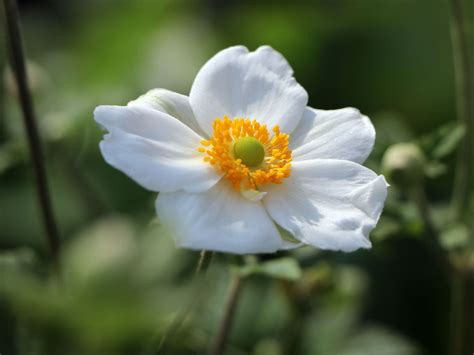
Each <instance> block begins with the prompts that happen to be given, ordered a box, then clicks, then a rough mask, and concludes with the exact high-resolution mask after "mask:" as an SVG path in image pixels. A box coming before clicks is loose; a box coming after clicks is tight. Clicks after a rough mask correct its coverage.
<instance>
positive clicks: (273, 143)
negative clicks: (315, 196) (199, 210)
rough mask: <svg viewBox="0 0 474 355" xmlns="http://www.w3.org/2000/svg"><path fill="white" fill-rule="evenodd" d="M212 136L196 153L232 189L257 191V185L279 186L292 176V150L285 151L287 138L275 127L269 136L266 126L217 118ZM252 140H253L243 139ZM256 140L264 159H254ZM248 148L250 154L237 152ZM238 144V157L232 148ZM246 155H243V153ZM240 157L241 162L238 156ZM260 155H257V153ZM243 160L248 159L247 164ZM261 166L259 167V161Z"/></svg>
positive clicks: (235, 119) (250, 121)
mask: <svg viewBox="0 0 474 355" xmlns="http://www.w3.org/2000/svg"><path fill="white" fill-rule="evenodd" d="M212 128H213V133H212V137H211V138H210V139H209V140H203V141H201V144H202V146H201V147H199V148H198V149H197V150H198V151H199V152H201V153H203V154H204V160H205V161H206V162H209V163H210V164H211V165H213V166H214V167H215V168H216V169H218V170H219V171H221V172H223V173H224V174H225V177H226V178H227V180H229V181H230V182H231V183H232V185H233V186H234V188H236V189H238V190H240V189H242V188H243V189H257V188H258V186H261V185H264V184H268V183H272V184H281V183H282V182H283V179H285V178H287V177H289V176H290V173H291V150H290V149H289V148H288V143H289V135H288V134H286V133H282V132H280V128H279V126H278V125H276V126H274V127H273V129H272V132H273V135H272V136H271V137H270V133H269V131H268V129H267V126H266V125H261V124H260V123H258V122H257V121H256V120H250V119H243V118H234V119H232V120H231V119H230V118H229V117H227V116H224V118H223V119H221V118H217V119H216V120H215V121H214V122H213V125H212ZM246 137H251V138H252V139H246ZM254 139H255V140H257V141H258V142H259V143H261V145H262V146H263V148H264V152H265V154H264V157H263V159H260V158H259V159H257V158H255V156H254V155H252V154H257V153H258V152H257V148H256V147H257V144H256V142H255V141H254ZM244 143H245V145H249V144H250V145H251V146H252V147H253V148H252V149H253V151H250V153H249V154H250V155H245V154H244V155H242V154H243V153H239V151H242V149H240V148H239V145H240V146H244ZM236 144H239V145H237V148H238V149H237V154H236V150H235V149H234V147H235V146H236ZM244 153H245V152H244ZM239 154H240V159H239V156H236V155H239ZM258 154H260V153H258ZM243 160H247V162H248V163H249V164H248V165H246V164H245V162H244V161H243ZM257 160H258V161H260V160H261V163H259V164H258V161H257Z"/></svg>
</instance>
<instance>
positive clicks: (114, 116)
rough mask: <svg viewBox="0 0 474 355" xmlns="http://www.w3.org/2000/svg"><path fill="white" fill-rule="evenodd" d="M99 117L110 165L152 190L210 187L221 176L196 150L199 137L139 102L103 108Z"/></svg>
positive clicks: (193, 189) (198, 189)
mask: <svg viewBox="0 0 474 355" xmlns="http://www.w3.org/2000/svg"><path fill="white" fill-rule="evenodd" d="M94 116H95V120H96V121H97V122H98V123H100V124H101V125H102V126H104V127H105V128H106V129H107V130H108V131H109V132H110V133H109V134H106V135H105V136H104V140H103V141H102V142H101V143H100V149H101V151H102V155H103V156H104V158H105V160H106V161H107V163H109V164H110V165H112V166H113V167H115V168H116V169H118V170H120V171H122V172H124V173H125V174H127V175H128V176H129V177H131V178H132V179H133V180H135V181H136V182H138V183H139V184H140V185H142V186H143V187H145V188H147V189H149V190H152V191H176V190H180V189H182V190H185V191H190V192H199V191H204V190H207V189H209V188H210V187H211V186H213V185H214V184H215V183H216V182H217V181H219V179H220V175H219V174H217V173H216V171H215V169H214V168H213V167H212V166H211V165H209V164H208V163H206V162H204V161H203V159H202V155H201V154H200V153H199V152H197V151H196V149H197V148H198V147H199V144H200V140H201V137H199V135H197V134H196V133H195V132H193V131H192V130H191V129H190V128H188V127H187V126H185V125H184V124H182V123H181V122H180V121H178V120H176V119H174V118H173V117H171V116H169V115H167V114H166V113H163V112H159V111H156V110H153V109H150V108H145V107H140V106H99V107H97V108H96V110H95V111H94Z"/></svg>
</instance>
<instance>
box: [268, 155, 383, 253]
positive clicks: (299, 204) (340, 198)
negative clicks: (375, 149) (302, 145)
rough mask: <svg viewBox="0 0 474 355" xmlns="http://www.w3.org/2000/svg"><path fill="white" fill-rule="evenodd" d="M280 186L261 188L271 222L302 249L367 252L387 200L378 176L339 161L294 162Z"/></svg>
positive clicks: (352, 164)
mask: <svg viewBox="0 0 474 355" xmlns="http://www.w3.org/2000/svg"><path fill="white" fill-rule="evenodd" d="M292 168H293V169H292V175H291V176H290V177H289V178H288V179H286V180H285V182H284V183H283V184H282V185H272V186H268V187H267V189H266V190H267V191H268V194H267V195H266V196H265V197H264V199H263V203H264V206H265V208H266V209H267V211H268V212H269V214H270V216H271V217H272V219H273V220H274V221H275V222H276V223H278V224H279V225H280V226H281V227H283V228H284V229H286V230H287V231H289V232H290V233H291V234H293V235H294V236H295V237H296V238H297V239H299V240H301V241H302V242H303V243H305V244H312V245H314V246H317V247H319V248H321V249H331V250H343V251H352V250H355V249H358V248H370V246H371V243H370V241H369V239H368V235H369V232H370V231H371V230H372V229H373V228H374V227H375V224H376V223H377V221H378V218H379V216H380V213H381V212H382V208H383V205H384V201H385V198H386V196H387V183H386V182H385V179H384V177H383V176H381V175H380V176H377V175H376V174H375V173H374V172H373V171H371V170H369V169H367V168H365V167H363V166H362V165H359V164H356V163H353V162H350V161H344V160H332V159H322V160H307V161H301V162H294V164H293V167H292Z"/></svg>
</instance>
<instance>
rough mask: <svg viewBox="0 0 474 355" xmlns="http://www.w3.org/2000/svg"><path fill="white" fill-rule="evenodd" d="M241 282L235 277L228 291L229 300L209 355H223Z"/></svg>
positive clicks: (239, 278)
mask: <svg viewBox="0 0 474 355" xmlns="http://www.w3.org/2000/svg"><path fill="white" fill-rule="evenodd" d="M242 282H243V280H242V278H241V277H240V276H238V275H236V276H235V277H234V280H233V282H232V285H231V287H230V291H229V298H228V299H227V303H226V305H225V308H224V315H223V316H222V319H221V322H220V324H219V329H218V332H217V335H216V337H215V338H214V341H213V344H212V348H211V352H210V354H211V355H222V354H224V351H225V347H226V344H227V338H228V336H229V332H230V328H231V326H232V321H233V319H234V315H235V309H236V307H237V301H238V299H239V295H240V291H241V289H242Z"/></svg>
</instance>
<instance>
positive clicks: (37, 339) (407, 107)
mask: <svg viewBox="0 0 474 355" xmlns="http://www.w3.org/2000/svg"><path fill="white" fill-rule="evenodd" d="M20 5H21V13H22V21H23V27H24V34H25V42H26V47H27V53H28V59H29V62H28V72H29V74H30V79H31V80H30V81H31V83H30V85H31V90H32V92H33V94H34V99H35V104H36V109H37V112H38V117H39V119H40V122H39V124H40V129H41V133H42V137H43V138H44V145H45V150H46V155H47V161H48V173H49V177H50V186H51V190H52V196H53V203H54V207H55V211H56V215H57V219H58V221H59V224H60V229H61V236H62V242H63V245H64V248H63V254H62V255H63V265H64V270H63V273H62V275H61V277H60V278H59V279H58V278H55V277H54V276H53V275H52V273H51V270H49V267H50V266H49V263H48V256H47V251H46V249H45V243H44V240H43V230H42V225H41V223H40V220H39V213H38V210H37V205H36V201H35V196H34V190H33V185H32V173H31V168H30V166H29V157H28V152H27V150H26V146H25V138H24V133H23V127H22V122H21V117H20V112H19V109H18V105H17V97H16V88H15V85H14V83H13V81H12V79H11V74H10V73H9V69H8V67H7V65H6V57H7V55H6V53H5V51H4V48H5V45H4V43H3V42H4V40H5V38H4V34H3V32H2V34H1V35H0V41H2V43H0V67H1V70H0V73H1V75H2V81H1V82H2V85H0V231H1V232H0V353H1V354H2V355H12V354H21V355H23V354H27V355H42V354H44V355H46V354H48V355H54V354H71V355H74V354H92V355H94V354H101V355H103V354H105V355H107V354H110V355H113V354H143V355H149V354H158V353H159V354H161V353H163V354H169V353H171V354H191V353H192V354H200V353H206V351H207V349H208V345H209V341H210V338H211V337H212V335H213V334H215V329H216V327H217V324H218V322H219V319H220V316H221V313H222V308H223V304H224V301H225V296H226V293H227V287H228V280H229V275H230V274H231V273H232V272H238V273H240V274H241V275H242V276H243V277H245V284H244V289H243V291H242V298H241V300H240V303H239V306H238V309H237V315H236V318H235V322H234V326H233V329H232V333H231V335H230V340H229V347H228V354H256V355H266V354H277V355H278V354H331V355H349V354H350V355H356V354H374V355H375V354H376V355H380V354H383V355H390V354H394V355H403V354H406V355H410V354H430V355H433V354H435V355H436V354H448V350H447V342H448V336H449V334H447V324H448V322H449V312H448V303H449V302H448V298H449V296H448V293H449V284H448V280H447V276H446V275H445V274H444V273H443V271H442V269H441V268H440V265H439V264H438V262H437V260H436V257H435V255H434V253H433V251H432V250H431V249H430V248H429V246H428V245H427V243H425V239H426V238H424V237H425V236H426V235H425V234H426V232H425V228H424V227H425V226H424V221H423V220H422V217H421V216H420V214H419V212H418V210H417V207H416V205H415V204H414V203H413V202H412V201H411V200H409V199H408V198H407V196H406V195H405V194H404V192H403V189H397V188H396V187H392V188H391V189H390V194H389V197H388V200H387V204H386V208H385V211H384V214H383V215H382V217H381V219H380V222H379V224H378V226H377V228H376V229H375V230H374V232H373V233H372V240H373V242H374V247H373V249H372V250H370V251H358V252H355V253H351V254H344V253H334V252H331V253H330V252H323V251H317V250H314V249H312V248H302V249H298V250H295V251H293V252H281V253H278V254H276V255H274V256H261V258H260V259H258V260H257V259H250V260H246V261H245V262H243V261H242V260H240V259H238V258H234V257H231V256H227V255H215V256H214V257H213V260H212V262H211V265H210V268H209V270H208V271H207V273H206V276H205V277H204V276H201V277H197V278H196V277H195V276H194V269H195V265H196V263H197V259H198V255H197V253H195V252H191V251H184V250H177V249H176V248H175V247H174V245H173V243H172V241H171V238H169V236H167V235H166V233H164V232H163V231H162V230H161V229H160V226H159V224H158V223H157V222H156V221H154V220H153V218H154V207H153V202H154V199H155V196H153V194H150V193H149V192H147V191H144V190H143V189H141V188H140V187H139V186H137V185H136V184H135V183H134V182H133V181H131V180H129V179H128V178H127V177H125V176H124V175H123V174H120V173H118V172H117V171H115V170H114V169H113V168H111V167H110V166H108V165H107V164H105V163H104V162H103V160H102V158H101V156H100V154H99V150H98V145H97V144H98V141H99V140H100V138H101V135H102V132H101V130H100V129H99V128H98V127H97V125H96V124H95V123H94V122H93V120H92V112H93V109H94V107H95V106H97V105H98V104H105V103H108V104H125V103H126V102H128V101H130V100H132V99H134V98H136V97H138V96H139V95H141V94H143V93H144V92H146V91H147V90H149V89H151V88H156V87H164V88H168V89H171V90H175V91H177V92H181V93H183V94H187V93H188V92H189V89H190V86H191V84H192V80H193V78H194V76H195V74H196V72H197V71H198V70H199V68H200V67H201V66H202V64H203V63H204V62H205V61H206V60H207V59H208V58H209V57H210V56H211V55H213V54H214V53H215V52H216V51H218V50H219V49H221V48H224V47H227V46H229V45H233V44H244V45H247V46H248V47H249V48H251V49H254V48H256V47H257V46H259V45H262V44H270V45H272V46H273V47H274V48H276V49H277V50H279V51H280V52H282V53H283V54H284V55H285V56H286V57H287V59H288V60H289V62H290V63H291V64H292V66H293V68H294V70H295V75H296V78H297V80H298V81H299V82H300V83H301V84H302V85H303V86H304V87H305V88H306V90H307V91H308V93H309V96H310V105H311V106H313V107H318V108H323V109H330V108H340V107H345V106H355V107H358V108H360V109H361V111H362V112H364V113H365V114H367V115H369V116H370V117H371V119H372V121H373V123H374V125H375V127H376V131H377V141H376V145H375V147H374V151H373V153H372V155H371V157H370V158H369V160H368V161H367V162H366V165H367V166H369V167H370V168H372V169H374V170H375V171H377V172H380V171H381V167H380V162H381V161H382V157H383V155H384V153H385V151H386V150H387V148H388V147H389V146H391V145H393V144H396V143H400V142H410V143H414V144H417V145H418V146H419V147H420V149H422V151H423V153H424V155H425V156H426V159H427V161H426V164H425V171H424V174H425V179H424V184H425V186H424V189H425V190H426V193H427V196H428V199H429V200H430V201H432V202H433V203H434V207H433V220H434V221H435V224H436V226H437V227H438V228H439V230H440V231H441V242H442V245H443V246H444V247H445V248H446V249H448V250H450V251H453V252H455V253H459V252H460V251H462V250H464V248H465V247H466V246H467V245H469V243H470V241H469V231H468V226H466V225H464V224H462V223H454V222H453V221H451V220H450V218H449V209H448V206H447V201H448V199H449V197H450V193H451V184H452V181H453V172H452V170H453V165H454V159H453V158H454V157H455V150H456V147H457V144H458V143H459V141H460V139H461V138H462V137H463V135H464V131H463V130H462V128H461V127H459V126H457V125H456V124H455V123H454V122H455V107H454V85H453V80H454V78H453V69H452V58H451V57H452V55H451V45H450V37H449V16H448V4H447V2H445V1H442V0H435V1H432V0H420V1H416V2H414V1H410V0H390V1H379V0H360V1H352V0H331V1H329V0H315V1H312V2H310V1H295V2H289V1H287V2H284V1H283V2H269V1H261V2H253V1H235V0H234V1H231V0H207V1H204V0H191V1H184V0H173V1H171V0H161V1H156V0H139V1H125V0H115V1H111V0H102V1H91V0H85V1H77V0H76V1H74V0H71V1H59V0H43V1H33V0H28V1H20ZM465 5H466V15H467V16H468V26H469V27H468V30H469V31H468V33H469V43H470V44H472V43H473V41H472V39H473V36H474V31H473V30H472V29H473V28H474V25H473V22H472V21H473V19H472V14H474V2H472V1H466V2H465ZM2 15H3V14H2ZM470 50H471V53H472V45H471V47H470ZM472 57H474V56H472ZM472 57H471V58H472ZM473 159H474V157H473ZM473 207H474V203H472V204H471V210H470V211H466V215H469V214H470V215H471V216H472V213H473V212H474V211H473ZM125 216H126V217H125ZM229 263H231V264H232V265H233V267H232V268H230V269H229V267H228V265H229ZM472 338H473V339H474V335H473V337H472Z"/></svg>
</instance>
